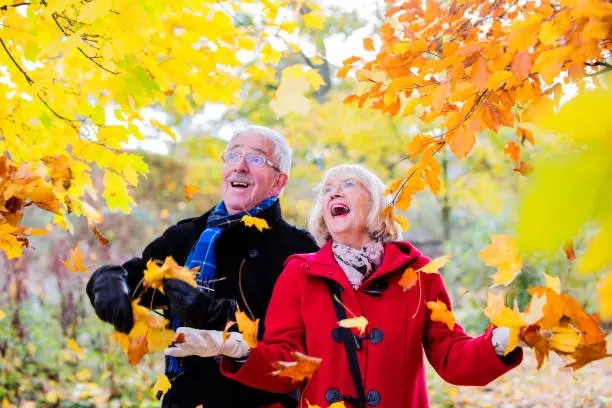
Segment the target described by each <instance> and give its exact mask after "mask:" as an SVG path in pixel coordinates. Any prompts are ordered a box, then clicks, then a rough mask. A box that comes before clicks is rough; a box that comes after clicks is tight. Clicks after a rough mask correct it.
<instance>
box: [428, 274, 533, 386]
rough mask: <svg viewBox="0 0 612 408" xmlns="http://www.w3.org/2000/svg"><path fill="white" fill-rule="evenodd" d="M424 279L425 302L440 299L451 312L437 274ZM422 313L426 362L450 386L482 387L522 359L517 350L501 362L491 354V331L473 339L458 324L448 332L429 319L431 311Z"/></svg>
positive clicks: (442, 324)
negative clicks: (424, 319)
mask: <svg viewBox="0 0 612 408" xmlns="http://www.w3.org/2000/svg"><path fill="white" fill-rule="evenodd" d="M426 276H427V281H428V284H427V285H426V289H425V290H426V294H425V297H426V299H425V301H426V302H428V301H436V300H440V301H442V302H444V303H445V304H446V307H447V308H448V310H451V302H450V298H449V296H448V293H447V292H446V288H445V287H444V283H443V282H442V278H441V277H440V275H439V274H431V275H426ZM426 313H427V315H426V322H425V330H424V334H423V347H424V348H425V353H426V354H427V359H428V360H429V362H430V363H431V365H432V366H433V367H434V369H435V370H436V372H437V373H438V374H439V375H440V377H442V378H443V379H444V380H445V381H447V382H449V383H451V384H454V385H476V386H483V385H486V384H488V383H490V382H491V381H493V380H495V379H496V378H497V377H499V376H501V375H502V374H504V373H506V372H508V371H510V370H511V369H513V368H514V367H516V366H518V365H519V364H520V363H521V361H522V360H523V350H522V349H521V348H520V347H518V348H517V349H516V350H514V351H512V352H511V353H509V354H508V355H507V356H505V357H504V358H503V359H502V358H501V357H499V356H498V355H497V354H495V349H494V348H493V344H492V342H491V331H487V332H486V333H484V334H483V335H481V336H479V337H475V338H473V337H470V336H468V335H467V334H466V333H465V331H464V330H463V328H462V327H461V326H460V325H458V324H455V327H454V330H452V331H451V330H450V329H449V328H448V326H447V325H446V324H445V323H442V322H434V321H432V320H431V310H429V309H426Z"/></svg>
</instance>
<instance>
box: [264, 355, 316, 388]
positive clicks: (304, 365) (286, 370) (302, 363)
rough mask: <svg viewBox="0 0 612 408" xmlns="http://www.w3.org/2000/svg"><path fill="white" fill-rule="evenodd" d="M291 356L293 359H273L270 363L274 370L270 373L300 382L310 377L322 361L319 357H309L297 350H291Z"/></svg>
mask: <svg viewBox="0 0 612 408" xmlns="http://www.w3.org/2000/svg"><path fill="white" fill-rule="evenodd" d="M291 357H293V361H275V362H274V363H272V367H274V369H275V370H276V371H273V372H272V373H270V374H272V375H277V376H279V377H289V378H291V380H292V381H293V382H300V381H304V380H305V379H307V378H308V379H309V378H311V377H312V375H313V374H314V372H315V371H316V370H317V369H318V368H319V366H320V365H321V361H322V359H320V358H316V357H309V356H307V355H305V354H302V353H300V352H297V351H293V352H291Z"/></svg>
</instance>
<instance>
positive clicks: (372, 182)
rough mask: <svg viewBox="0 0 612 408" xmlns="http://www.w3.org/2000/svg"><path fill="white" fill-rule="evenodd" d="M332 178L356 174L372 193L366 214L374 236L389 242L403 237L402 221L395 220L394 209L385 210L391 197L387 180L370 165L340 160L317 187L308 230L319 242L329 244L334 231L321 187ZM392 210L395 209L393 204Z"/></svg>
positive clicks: (368, 227)
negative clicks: (327, 218) (327, 220)
mask: <svg viewBox="0 0 612 408" xmlns="http://www.w3.org/2000/svg"><path fill="white" fill-rule="evenodd" d="M330 178H353V179H356V180H358V181H360V182H361V183H362V184H363V186H364V187H365V188H366V190H368V192H369V193H370V208H369V210H368V215H367V217H366V228H367V231H368V233H369V234H370V237H371V238H372V239H376V240H379V241H381V242H383V243H384V242H389V241H393V240H396V239H397V238H398V237H399V225H398V224H397V223H396V222H395V221H394V220H393V217H392V212H391V211H384V212H383V210H385V208H386V207H387V198H386V197H385V196H384V195H383V193H384V191H385V184H384V183H383V182H382V180H381V179H380V178H378V176H377V175H376V174H374V172H373V171H372V170H370V169H368V168H367V167H365V166H362V165H360V164H340V165H338V166H334V167H331V168H330V169H328V170H327V171H326V172H325V174H323V180H321V182H320V183H319V184H318V185H317V187H316V188H315V197H317V199H316V200H315V204H314V206H313V207H312V210H311V211H310V217H309V218H308V230H309V231H310V233H311V234H312V235H313V236H314V238H315V240H316V241H317V244H319V246H323V245H325V243H326V242H327V241H329V240H330V239H331V235H330V233H329V230H328V229H327V226H326V225H325V220H324V219H323V200H321V199H320V197H321V190H322V189H323V187H325V185H326V184H327V182H328V181H329V179H330ZM388 210H391V209H390V208H389V209H388Z"/></svg>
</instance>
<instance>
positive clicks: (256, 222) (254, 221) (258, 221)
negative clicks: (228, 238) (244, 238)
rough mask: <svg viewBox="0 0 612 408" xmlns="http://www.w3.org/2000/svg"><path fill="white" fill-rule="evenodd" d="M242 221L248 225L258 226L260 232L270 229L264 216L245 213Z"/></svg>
mask: <svg viewBox="0 0 612 408" xmlns="http://www.w3.org/2000/svg"><path fill="white" fill-rule="evenodd" d="M240 221H242V222H243V223H244V225H246V226H247V227H255V228H257V229H258V230H259V231H260V232H262V231H263V230H264V229H270V227H269V226H268V223H267V221H266V220H264V219H263V218H258V217H251V216H250V215H245V216H243V217H242V218H241V219H240Z"/></svg>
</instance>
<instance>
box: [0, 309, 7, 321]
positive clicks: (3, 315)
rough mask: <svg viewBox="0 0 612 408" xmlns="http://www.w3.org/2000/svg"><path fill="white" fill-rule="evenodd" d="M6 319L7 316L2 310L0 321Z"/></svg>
mask: <svg viewBox="0 0 612 408" xmlns="http://www.w3.org/2000/svg"><path fill="white" fill-rule="evenodd" d="M5 317H6V315H5V314H4V311H3V310H0V321H2V319H4V318H5Z"/></svg>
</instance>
